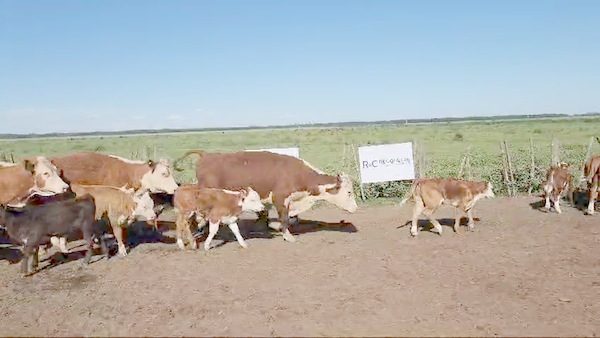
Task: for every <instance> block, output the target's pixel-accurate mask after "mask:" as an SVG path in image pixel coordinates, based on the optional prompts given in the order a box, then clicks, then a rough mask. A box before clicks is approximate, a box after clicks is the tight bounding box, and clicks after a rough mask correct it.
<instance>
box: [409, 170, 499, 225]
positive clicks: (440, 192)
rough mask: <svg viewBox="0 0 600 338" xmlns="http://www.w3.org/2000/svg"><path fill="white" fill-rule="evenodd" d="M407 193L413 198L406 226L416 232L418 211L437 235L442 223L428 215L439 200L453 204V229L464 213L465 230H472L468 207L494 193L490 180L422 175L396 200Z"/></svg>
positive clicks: (432, 211) (439, 202) (433, 210)
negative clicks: (479, 180)
mask: <svg viewBox="0 0 600 338" xmlns="http://www.w3.org/2000/svg"><path fill="white" fill-rule="evenodd" d="M411 197H412V198H413V199H414V201H415V204H414V206H413V216H412V225H411V228H410V233H411V235H413V236H417V234H418V233H417V223H418V221H419V216H420V215H421V214H423V215H425V216H426V217H427V218H429V220H430V221H431V223H432V224H433V226H434V228H435V229H436V231H437V232H438V233H439V234H440V235H441V234H442V226H441V225H440V223H439V222H438V221H437V220H436V219H435V218H433V217H431V216H432V215H433V213H434V212H435V211H436V210H437V208H439V207H440V206H441V205H442V204H449V205H453V206H454V207H456V209H455V210H456V211H455V220H454V232H458V226H459V225H460V219H461V217H462V215H463V214H464V213H466V214H467V216H468V217H469V224H468V226H469V230H471V231H473V229H474V227H475V225H474V222H473V215H472V213H471V210H472V209H473V206H474V205H475V202H477V201H478V200H479V199H481V198H484V197H494V192H493V190H492V184H491V183H489V182H477V181H463V180H455V179H453V178H447V179H441V178H422V179H417V180H416V181H415V182H414V183H413V185H412V187H411V190H410V192H409V194H408V196H407V197H406V198H404V199H403V200H402V201H401V202H400V205H402V204H404V203H405V202H406V201H407V200H408V199H410V198H411ZM461 211H462V212H463V214H461Z"/></svg>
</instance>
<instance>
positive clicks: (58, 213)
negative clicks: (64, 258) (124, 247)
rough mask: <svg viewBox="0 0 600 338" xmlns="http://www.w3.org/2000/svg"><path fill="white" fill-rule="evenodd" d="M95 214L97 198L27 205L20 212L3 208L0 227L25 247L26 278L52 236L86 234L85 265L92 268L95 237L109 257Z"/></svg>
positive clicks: (23, 266) (84, 236)
mask: <svg viewBox="0 0 600 338" xmlns="http://www.w3.org/2000/svg"><path fill="white" fill-rule="evenodd" d="M94 211H95V203H94V198H93V197H92V196H90V195H85V196H83V197H80V198H78V199H68V200H64V201H57V202H54V203H49V204H42V205H25V206H24V207H22V208H18V209H14V208H10V207H8V206H7V205H2V206H1V207H0V223H2V224H4V225H5V227H6V230H7V232H8V235H9V237H10V238H11V240H13V241H14V242H16V243H17V244H19V245H22V246H23V248H22V250H21V251H22V254H23V261H22V272H23V275H24V276H27V275H29V274H30V273H32V272H34V270H35V269H36V268H37V250H38V247H39V246H40V245H46V244H48V243H49V242H50V238H51V237H52V236H65V235H68V234H70V233H73V232H75V231H81V232H83V238H84V239H85V241H86V245H87V252H86V254H85V258H84V263H85V264H89V262H90V259H91V257H92V254H93V251H92V249H93V244H94V241H93V236H94V235H97V236H98V238H99V239H100V243H101V247H102V253H103V254H106V253H107V250H106V245H105V243H104V240H103V236H102V233H99V232H98V231H96V230H97V229H96V228H95V227H94V224H95V222H94Z"/></svg>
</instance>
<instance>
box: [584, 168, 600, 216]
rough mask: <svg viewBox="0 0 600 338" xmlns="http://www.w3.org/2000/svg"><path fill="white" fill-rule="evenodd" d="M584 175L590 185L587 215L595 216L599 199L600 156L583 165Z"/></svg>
mask: <svg viewBox="0 0 600 338" xmlns="http://www.w3.org/2000/svg"><path fill="white" fill-rule="evenodd" d="M583 175H584V176H585V178H586V180H587V182H588V185H589V203H588V210H587V213H588V214H589V215H593V214H594V211H595V209H596V208H595V206H596V198H598V181H600V156H592V157H590V158H588V159H587V160H586V161H585V163H584V165H583Z"/></svg>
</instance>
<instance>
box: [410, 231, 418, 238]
mask: <svg viewBox="0 0 600 338" xmlns="http://www.w3.org/2000/svg"><path fill="white" fill-rule="evenodd" d="M410 235H411V236H412V237H417V235H419V233H418V232H416V231H411V232H410Z"/></svg>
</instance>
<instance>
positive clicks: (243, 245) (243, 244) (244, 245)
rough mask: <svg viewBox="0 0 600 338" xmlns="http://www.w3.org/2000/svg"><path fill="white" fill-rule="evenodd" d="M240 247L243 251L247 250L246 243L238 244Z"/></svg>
mask: <svg viewBox="0 0 600 338" xmlns="http://www.w3.org/2000/svg"><path fill="white" fill-rule="evenodd" d="M240 246H241V247H242V248H244V249H248V244H246V243H240Z"/></svg>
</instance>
